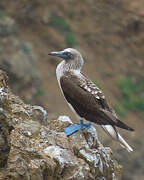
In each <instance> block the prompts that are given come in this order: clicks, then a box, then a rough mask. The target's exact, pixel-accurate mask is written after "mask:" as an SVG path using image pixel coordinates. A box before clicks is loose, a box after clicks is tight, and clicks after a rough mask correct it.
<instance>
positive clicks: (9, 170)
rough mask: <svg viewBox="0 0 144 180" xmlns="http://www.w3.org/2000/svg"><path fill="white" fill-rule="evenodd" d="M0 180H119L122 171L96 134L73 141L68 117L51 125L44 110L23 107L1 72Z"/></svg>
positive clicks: (79, 134) (80, 135)
mask: <svg viewBox="0 0 144 180" xmlns="http://www.w3.org/2000/svg"><path fill="white" fill-rule="evenodd" d="M0 102H1V104H0V105H1V106H0V130H1V131H0V152H1V155H0V168H1V169H0V179H1V180H21V179H23V180H82V179H85V180H86V179H87V180H95V179H97V180H102V179H107V180H115V179H120V170H121V166H120V165H118V164H116V162H114V161H113V160H112V159H111V150H110V149H109V148H104V147H103V146H102V144H101V143H100V142H99V140H98V137H97V133H96V129H95V128H94V127H91V128H90V129H89V130H87V131H83V132H80V131H79V132H77V133H75V134H73V135H71V136H70V137H67V136H66V135H65V134H64V132H63V131H64V128H65V127H67V126H68V125H70V124H72V122H71V120H70V119H69V118H68V117H67V116H60V117H59V118H58V119H49V118H48V117H49V116H47V112H46V111H45V110H44V109H43V108H42V107H40V106H31V105H26V104H24V103H23V102H22V101H21V100H20V99H19V98H18V97H16V96H15V95H13V94H12V93H11V91H10V90H9V88H8V86H7V75H6V74H5V73H4V72H3V71H0Z"/></svg>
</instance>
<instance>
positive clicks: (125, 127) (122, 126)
mask: <svg viewBox="0 0 144 180" xmlns="http://www.w3.org/2000/svg"><path fill="white" fill-rule="evenodd" d="M116 126H118V127H120V128H123V129H126V130H128V131H134V129H133V128H131V127H129V126H127V125H126V124H124V123H123V122H121V121H120V120H117V124H116Z"/></svg>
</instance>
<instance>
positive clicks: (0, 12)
mask: <svg viewBox="0 0 144 180" xmlns="http://www.w3.org/2000/svg"><path fill="white" fill-rule="evenodd" d="M5 17H6V15H5V13H4V11H2V10H0V19H2V20H3V19H4V18H5Z"/></svg>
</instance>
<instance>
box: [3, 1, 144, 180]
mask: <svg viewBox="0 0 144 180" xmlns="http://www.w3.org/2000/svg"><path fill="white" fill-rule="evenodd" d="M67 47H74V48H76V49H78V50H79V51H80V52H81V53H82V55H83V57H84V59H85V66H84V68H83V71H84V72H85V73H86V74H87V75H88V77H89V78H90V79H92V80H93V82H95V83H96V84H97V85H98V86H99V87H100V88H102V89H103V91H104V93H105V95H106V97H107V99H108V100H109V102H110V103H111V105H112V106H113V107H114V109H115V110H116V112H117V114H118V116H119V118H120V119H121V120H122V121H124V122H125V123H126V124H128V125H129V126H131V127H132V128H134V129H135V132H134V133H129V132H126V131H122V130H120V133H121V134H122V135H123V136H124V137H125V139H126V140H127V142H128V143H129V144H130V145H131V146H132V147H133V148H134V152H133V153H132V154H128V153H127V152H126V151H125V150H124V149H122V148H121V147H120V146H119V145H117V144H116V143H115V142H112V141H111V139H109V137H107V136H106V135H105V134H104V132H103V131H101V129H99V128H97V129H98V133H99V137H100V139H102V142H103V145H105V146H110V147H112V149H113V152H114V154H113V156H114V157H115V159H117V160H118V162H119V163H120V164H121V165H123V178H122V179H124V180H137V179H139V180H143V179H144V166H143V161H144V154H143V152H144V140H143V137H144V130H143V129H144V1H143V0H139V1H133V0H117V1H115V0H101V1H99V0H79V1H77V0H61V1H60V0H31V1H29V0H21V1H20V0H0V68H1V69H3V70H5V71H6V72H7V74H8V76H9V77H10V79H9V85H10V86H11V88H12V89H13V91H14V93H16V94H17V95H19V96H20V97H22V98H23V100H24V101H25V102H26V103H31V104H39V105H42V106H43V107H45V108H46V109H47V110H48V113H49V116H58V115H64V114H65V115H69V116H70V117H71V118H72V120H73V121H77V120H76V118H75V116H74V115H73V114H72V113H71V111H70V109H69V107H67V104H66V103H65V101H64V98H63V97H62V95H61V92H60V90H59V88H58V85H57V80H56V77H55V69H56V65H57V64H58V63H59V60H58V59H55V58H52V57H49V56H48V55H47V54H48V52H51V51H57V50H62V49H64V48H67Z"/></svg>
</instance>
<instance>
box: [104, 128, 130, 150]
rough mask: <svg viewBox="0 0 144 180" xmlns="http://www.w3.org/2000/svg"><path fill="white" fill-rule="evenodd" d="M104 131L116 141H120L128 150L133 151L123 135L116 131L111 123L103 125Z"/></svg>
mask: <svg viewBox="0 0 144 180" xmlns="http://www.w3.org/2000/svg"><path fill="white" fill-rule="evenodd" d="M101 127H102V128H103V129H104V131H105V132H106V133H107V134H108V135H109V136H110V137H111V138H112V139H114V140H115V141H118V142H119V143H120V145H121V146H122V147H124V148H125V149H127V151H128V152H132V151H133V149H132V148H131V147H130V146H129V145H128V143H127V142H126V141H125V140H124V139H123V138H122V136H121V135H120V134H119V133H118V132H117V131H116V128H114V127H113V126H111V125H102V126H101Z"/></svg>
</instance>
